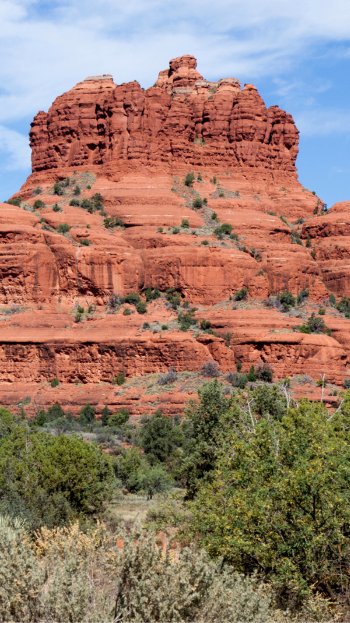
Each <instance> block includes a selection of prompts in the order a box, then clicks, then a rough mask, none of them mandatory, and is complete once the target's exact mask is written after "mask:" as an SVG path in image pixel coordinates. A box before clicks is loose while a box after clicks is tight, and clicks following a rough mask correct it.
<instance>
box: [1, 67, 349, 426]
mask: <svg viewBox="0 0 350 623" xmlns="http://www.w3.org/2000/svg"><path fill="white" fill-rule="evenodd" d="M196 67H197V62H196V59H195V58H194V57H193V56H190V55H184V56H182V57H179V58H176V59H173V60H172V61H170V63H169V69H167V70H164V71H161V72H160V73H159V76H158V79H157V81H156V82H155V84H154V86H153V87H151V88H149V89H147V90H144V89H143V88H141V86H140V85H139V84H138V82H137V81H135V80H134V81H132V82H129V83H127V84H121V85H118V84H115V83H114V81H113V78H112V76H110V75H103V76H92V77H89V78H86V79H85V80H84V81H83V82H80V83H78V84H77V85H76V86H75V87H73V88H72V89H71V90H70V91H68V92H67V93H65V94H63V95H61V96H59V97H58V98H57V99H56V100H55V101H54V103H53V104H52V106H51V107H50V109H49V111H48V112H47V113H46V112H42V111H40V112H39V113H38V114H37V115H36V117H35V118H34V121H33V122H32V124H31V130H30V144H31V148H32V174H31V175H30V176H29V177H28V179H27V181H26V182H25V184H24V185H23V186H22V188H21V189H20V191H19V192H18V193H16V194H15V195H14V196H13V198H12V200H14V199H17V203H18V204H19V205H17V206H16V205H10V204H0V207H1V210H0V232H1V243H0V244H1V251H2V252H1V257H0V267H1V289H0V299H1V300H0V303H1V305H2V308H1V310H0V319H1V320H2V325H1V326H2V328H3V330H2V334H1V340H0V358H1V362H2V365H1V370H0V391H1V395H2V397H3V402H4V404H5V403H6V404H9V405H10V404H13V403H14V402H16V401H18V400H19V399H21V398H23V396H24V395H33V396H34V395H35V396H36V397H37V399H38V400H44V402H45V404H46V402H47V401H50V400H52V401H54V400H56V399H59V400H60V401H61V403H62V404H64V403H66V404H69V405H70V406H71V407H72V408H73V409H74V408H75V407H77V405H79V404H80V403H79V401H80V402H81V401H82V400H83V401H84V402H86V400H85V397H86V395H87V394H88V392H90V394H91V396H90V401H92V402H94V400H95V403H96V405H97V406H98V409H100V408H102V407H103V405H104V404H109V405H113V404H117V405H128V407H129V408H130V409H131V412H133V413H134V414H137V413H141V412H143V411H144V410H153V409H155V408H157V404H158V405H159V404H162V405H163V409H164V411H165V412H169V413H172V412H176V411H177V410H181V409H182V407H183V404H184V403H185V402H186V400H185V398H186V397H187V396H188V389H186V388H185V389H183V392H182V394H181V392H180V393H179V392H178V391H175V392H173V394H172V393H171V392H170V393H169V392H167V393H166V395H165V398H164V396H163V398H162V394H161V392H160V391H159V392H158V397H157V400H149V397H148V394H147V391H143V390H142V391H141V390H140V392H141V393H139V394H138V396H139V398H138V400H137V401H136V402H134V403H133V402H132V400H133V399H132V396H133V395H136V394H135V390H134V389H133V386H132V384H130V388H129V389H124V390H120V391H117V390H116V389H115V386H112V385H111V379H112V378H114V377H115V376H116V375H118V374H119V373H120V372H124V374H125V375H126V377H127V378H129V379H132V378H141V377H144V376H145V375H149V374H156V373H159V372H164V371H166V370H167V369H168V368H169V367H174V368H175V369H176V370H178V371H185V370H187V371H189V372H196V373H198V372H199V371H200V370H201V367H202V364H203V362H204V361H208V360H215V361H216V362H217V363H218V364H219V366H220V370H221V372H222V373H225V372H228V371H229V370H235V364H236V363H237V362H238V361H240V362H241V363H242V365H243V368H242V369H243V370H246V369H248V368H249V367H250V366H251V365H252V364H254V365H255V364H257V363H262V362H265V363H267V364H268V365H270V366H271V368H272V369H273V372H274V375H275V378H276V379H279V378H283V377H285V376H286V375H288V376H295V375H298V374H299V375H303V374H306V373H307V374H309V375H311V376H312V377H313V378H314V379H315V380H316V379H318V378H319V376H320V375H321V374H324V373H326V374H327V377H328V379H329V381H330V382H332V383H335V384H338V385H339V384H341V383H342V380H343V379H344V378H345V377H346V375H347V374H348V372H347V371H348V348H349V346H350V344H349V342H350V340H349V337H348V322H349V321H348V320H346V319H345V318H344V317H343V316H341V315H340V314H339V313H338V312H336V311H335V310H334V308H330V307H329V306H327V307H326V314H325V315H324V316H323V318H324V319H325V323H326V325H327V327H329V328H330V329H331V331H332V334H331V336H330V335H326V334H304V333H300V332H299V331H297V330H296V331H295V330H294V329H295V327H296V326H297V325H300V324H302V323H303V322H304V321H306V319H307V317H308V316H309V315H310V313H311V311H316V312H317V310H318V307H319V304H323V305H325V304H326V303H323V302H324V301H327V302H328V299H329V295H330V293H333V294H335V295H336V296H337V297H339V296H343V295H345V296H349V295H350V272H349V265H350V264H349V260H348V258H349V251H348V248H349V247H348V243H350V223H349V221H348V220H347V219H348V214H349V205H350V204H349V203H347V202H342V203H340V204H337V205H336V206H334V207H333V208H332V210H330V211H328V213H325V214H324V213H323V211H322V207H323V202H322V201H321V199H319V198H318V197H317V195H316V194H315V193H312V192H311V191H310V190H308V189H307V188H304V187H302V186H301V184H300V183H299V182H298V178H297V170H296V166H295V162H296V158H297V154H298V138H299V132H298V130H297V128H296V126H295V123H294V121H293V118H292V116H291V115H290V114H288V113H286V112H285V111H283V110H281V109H280V108H279V107H278V106H271V107H270V108H267V107H266V106H265V104H264V101H263V100H262V98H261V96H260V95H259V93H258V91H257V89H256V88H255V86H253V85H251V84H245V85H244V86H243V88H241V84H240V82H239V80H238V79H237V78H222V79H221V80H218V81H217V82H211V81H208V80H206V79H204V78H203V77H202V76H201V75H200V74H199V73H198V71H197V69H196ZM190 172H193V177H194V181H193V182H192V183H190V184H189V185H186V184H185V183H184V182H185V178H186V175H187V174H188V173H190ZM67 178H69V184H68V182H65V181H64V180H67ZM55 184H56V186H54V185H55ZM57 185H58V186H59V194H57ZM77 187H78V188H77ZM55 189H56V190H55ZM97 194H99V195H101V197H102V204H103V207H102V206H99V207H98V209H96V195H97ZM94 197H95V199H94ZM196 199H197V207H196V203H195V200H196ZM203 200H204V202H203ZM38 201H39V203H38ZM40 202H41V203H40ZM94 202H95V203H94ZM201 203H202V205H200V204H201ZM223 223H226V224H228V225H230V226H231V228H232V231H231V235H226V234H225V235H220V232H219V235H218V231H217V229H218V228H219V227H220V225H222V224H223ZM67 228H68V230H69V231H68V230H67ZM64 229H66V230H67V231H66V232H64V231H63V230H64ZM215 230H216V231H215ZM155 287H158V288H159V290H160V291H161V292H163V293H165V292H166V290H167V289H169V288H173V289H174V292H177V293H178V294H179V295H180V296H181V299H182V301H188V303H189V304H190V305H195V306H196V307H197V310H196V312H195V316H196V318H197V320H198V321H200V320H202V319H206V320H208V321H210V323H211V327H212V329H213V330H214V334H208V333H205V332H203V331H202V330H199V328H198V326H197V327H195V325H193V326H192V328H191V329H190V330H189V331H186V332H184V331H182V330H181V327H180V324H181V323H179V322H178V321H177V314H178V312H179V310H177V311H175V310H174V309H172V308H170V306H169V304H168V302H167V300H166V298H165V297H164V296H162V297H161V298H160V299H157V300H155V301H152V302H150V303H148V306H147V307H148V308H147V313H146V314H144V315H142V314H139V313H137V312H136V310H135V307H134V306H132V305H131V306H130V305H128V304H122V305H121V306H120V307H119V306H118V305H117V306H116V307H113V305H112V306H111V301H112V300H113V296H114V295H117V296H119V297H125V295H127V294H128V293H131V292H133V293H139V294H141V297H143V296H144V294H143V293H144V292H145V289H146V288H155ZM243 287H245V288H247V290H248V300H247V301H243V302H242V303H239V302H238V303H234V302H233V299H234V297H235V294H236V293H237V292H238V291H239V290H241V289H242V288H243ZM302 290H308V293H309V298H308V299H307V300H306V302H305V303H304V305H303V306H300V308H296V311H295V312H292V313H289V314H285V313H282V312H281V311H278V310H277V309H276V308H273V307H271V306H270V307H268V306H266V304H265V305H264V304H263V301H264V300H266V299H268V297H269V296H270V295H277V294H279V293H281V292H283V291H290V292H292V293H293V294H294V295H297V294H298V293H300V292H301V291H302ZM77 305H80V306H82V307H84V310H85V311H84V314H82V316H81V318H80V322H75V314H76V306H77ZM88 309H90V311H87V310H88ZM125 309H129V312H132V313H127V314H124V313H123V310H125ZM181 310H182V312H183V313H185V311H186V308H184V309H183V308H181ZM144 323H146V325H144ZM147 324H148V328H147ZM165 325H166V326H167V329H161V327H162V326H165ZM192 329H193V330H192ZM228 334H230V339H229V340H228V338H227V335H228ZM224 338H225V339H224ZM56 376H57V377H58V379H59V380H60V382H61V385H60V387H59V388H58V389H57V390H54V389H52V388H51V387H50V386H49V381H50V380H51V379H52V378H53V377H56ZM101 383H102V385H101ZM79 384H80V385H79ZM81 384H83V385H84V388H83V389H84V392H85V393H84V394H82V387H81ZM101 388H102V389H101ZM102 390H103V391H102ZM55 392H56V393H55ZM128 392H129V394H130V395H129V394H128ZM22 394H23V396H22ZM90 394H89V395H90ZM92 395H93V396H94V397H95V398H93V397H92ZM43 396H44V397H43ZM152 398H154V396H152ZM134 400H136V399H134ZM157 401H158V403H157ZM150 403H152V405H151V406H150ZM174 405H175V406H174Z"/></svg>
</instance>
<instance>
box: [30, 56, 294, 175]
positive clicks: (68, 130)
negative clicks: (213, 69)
mask: <svg viewBox="0 0 350 623" xmlns="http://www.w3.org/2000/svg"><path fill="white" fill-rule="evenodd" d="M196 65H197V63H196V59H195V58H194V57H193V56H189V55H185V56H182V57H181V58H177V59H174V60H172V61H170V69H169V70H166V71H161V72H160V74H159V78H158V81H157V83H156V84H155V86H154V87H151V88H150V89H147V90H146V91H145V90H143V89H142V88H141V86H140V85H139V84H138V83H137V82H136V81H134V82H129V83H128V84H121V85H117V84H114V82H113V79H112V77H111V76H101V77H98V76H96V77H91V78H88V79H87V80H84V81H83V82H80V83H79V84H77V85H76V86H75V87H74V88H73V89H71V91H68V93H65V94H64V95H61V96H60V97H58V98H57V99H56V100H55V102H54V103H53V104H52V106H51V108H50V110H49V111H48V112H47V113H45V112H42V111H41V112H39V113H38V114H37V115H36V117H35V119H34V121H33V123H32V129H31V131H30V144H31V147H32V168H33V171H34V172H37V171H44V170H50V169H57V170H61V169H64V168H67V167H79V166H88V167H91V166H101V165H104V166H105V167H106V168H107V169H108V170H113V172H114V173H115V172H117V171H122V170H123V169H124V168H125V165H126V164H128V163H130V162H131V161H132V162H133V164H134V165H136V166H141V165H142V164H147V163H152V164H156V163H172V164H177V163H186V164H188V165H192V166H194V165H196V166H205V165H220V166H224V167H229V168H237V167H238V168H241V167H254V168H256V167H258V168H259V167H262V168H265V169H268V170H276V169H278V170H280V171H288V172H293V173H295V171H296V169H295V160H296V157H297V154H298V134H299V133H298V130H297V129H296V127H295V124H294V121H293V119H292V117H291V115H288V114H287V113H285V112H284V111H283V110H280V109H279V108H278V106H271V107H270V108H268V109H267V108H266V106H265V104H264V102H263V100H262V98H261V97H260V95H259V94H258V92H257V89H256V88H255V87H254V86H253V85H251V84H246V85H244V87H243V89H242V90H241V88H240V83H239V81H238V80H237V79H234V78H226V79H222V80H219V82H217V83H213V82H209V81H206V80H203V78H202V76H201V75H200V74H199V73H198V72H197V71H196Z"/></svg>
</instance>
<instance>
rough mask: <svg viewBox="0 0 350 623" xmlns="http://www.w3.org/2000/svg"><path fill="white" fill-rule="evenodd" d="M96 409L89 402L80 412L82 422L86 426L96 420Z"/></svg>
mask: <svg viewBox="0 0 350 623" xmlns="http://www.w3.org/2000/svg"><path fill="white" fill-rule="evenodd" d="M95 413H96V408H95V407H92V406H91V404H90V403H89V402H87V403H86V404H85V405H84V406H83V407H82V408H81V409H80V411H79V419H80V422H81V423H82V424H84V425H86V424H91V422H93V421H94V420H95Z"/></svg>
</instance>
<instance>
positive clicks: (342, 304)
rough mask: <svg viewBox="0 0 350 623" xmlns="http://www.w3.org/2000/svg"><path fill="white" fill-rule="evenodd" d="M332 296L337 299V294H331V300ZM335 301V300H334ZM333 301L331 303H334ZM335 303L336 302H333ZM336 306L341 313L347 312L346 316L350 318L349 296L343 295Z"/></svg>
mask: <svg viewBox="0 0 350 623" xmlns="http://www.w3.org/2000/svg"><path fill="white" fill-rule="evenodd" d="M331 296H333V297H334V300H335V296H334V294H333V295H332V294H331V295H330V297H329V300H330V299H331ZM332 303H333V301H332ZM332 303H331V305H332ZM333 304H334V303H333ZM335 308H336V309H337V310H338V311H339V312H340V313H341V314H345V318H350V300H349V299H348V297H347V296H343V297H342V298H341V299H340V301H339V303H338V304H337V305H335Z"/></svg>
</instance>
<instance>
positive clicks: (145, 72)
mask: <svg viewBox="0 0 350 623" xmlns="http://www.w3.org/2000/svg"><path fill="white" fill-rule="evenodd" d="M0 24H1V29H0V31H1V32H0V53H1V59H2V62H1V66H0V201H3V200H5V199H7V198H8V197H9V196H11V194H13V193H14V192H16V191H17V190H18V189H19V188H20V186H21V184H22V183H23V182H24V181H25V179H26V177H27V175H28V174H29V173H30V149H29V146H28V132H29V128H30V122H31V121H32V119H33V116H34V115H35V114H36V113H37V112H38V111H39V110H45V111H46V110H48V108H49V107H50V105H51V103H52V102H53V100H54V99H55V98H56V97H57V96H58V95H60V94H61V93H63V92H64V91H67V90H69V89H70V88H71V87H72V86H74V85H75V84H76V83H77V82H80V81H81V80H83V79H84V78H86V77H87V76H89V75H94V74H102V73H111V74H113V77H114V81H115V82H116V83H118V84H120V83H122V82H128V81H129V80H132V79H137V80H138V81H139V82H140V84H141V85H142V86H143V87H145V88H147V87H149V86H151V85H152V84H153V83H154V82H155V80H156V78H157V75H158V72H159V71H160V70H161V69H166V68H167V67H168V62H169V60H170V59H171V58H174V57H176V56H180V55H182V54H193V55H194V56H196V58H197V60H198V71H199V72H200V73H201V74H203V76H204V77H205V78H208V79H212V80H217V79H219V78H223V77H228V76H232V77H237V78H239V80H240V81H241V82H242V83H245V82H251V83H253V84H255V85H256V86H257V87H258V89H259V92H260V94H261V95H262V97H263V99H264V100H265V102H266V104H267V106H270V105H273V104H278V106H280V107H281V108H283V109H285V110H287V111H288V112H290V113H291V114H292V115H293V117H294V120H295V122H296V124H297V127H298V128H299V130H300V133H301V138H300V153H299V156H298V160H297V166H298V170H299V179H300V181H301V183H302V184H303V185H304V186H306V187H308V188H310V190H315V191H316V192H317V194H318V195H319V196H320V197H321V198H322V199H323V200H324V201H325V202H326V203H327V204H328V206H329V207H330V206H331V205H332V204H333V203H335V202H336V201H341V200H347V199H350V184H349V180H350V149H349V148H350V106H349V95H350V93H349V91H350V84H349V78H348V76H349V65H350V2H349V0H332V2H330V1H329V0H293V2H291V0H215V2H213V1H212V0H177V1H176V2H174V1H173V0H172V1H171V2H170V1H168V0H142V1H140V0H129V1H128V2H125V0H124V1H123V2H121V1H120V0H99V1H98V2H96V0H93V1H92V0H65V1H64V0H56V1H55V0H50V1H46V2H44V1H41V0H37V1H36V0H0Z"/></svg>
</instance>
